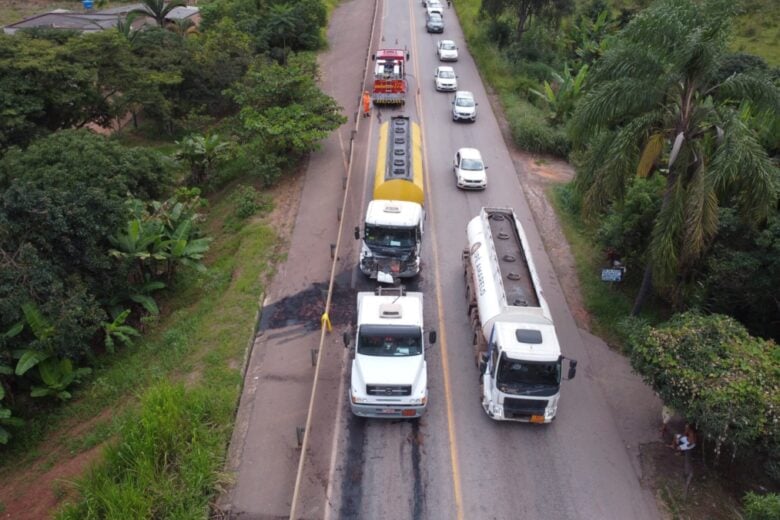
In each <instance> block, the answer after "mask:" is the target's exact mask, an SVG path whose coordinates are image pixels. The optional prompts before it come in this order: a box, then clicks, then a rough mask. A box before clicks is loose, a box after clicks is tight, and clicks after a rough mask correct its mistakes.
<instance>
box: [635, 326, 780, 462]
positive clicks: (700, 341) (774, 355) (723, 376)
mask: <svg viewBox="0 0 780 520" xmlns="http://www.w3.org/2000/svg"><path fill="white" fill-rule="evenodd" d="M628 345H629V348H630V356H631V365H632V366H633V367H634V369H635V370H636V371H637V372H639V373H640V374H642V377H643V378H644V380H645V381H646V382H648V383H649V384H650V385H651V386H652V387H653V388H654V389H655V390H656V391H657V392H658V393H659V395H660V396H661V398H662V399H663V401H664V402H665V403H668V404H669V405H671V406H672V407H673V408H674V409H676V410H677V411H679V412H680V413H681V414H682V415H683V416H684V417H686V418H687V419H688V420H689V421H690V422H692V423H694V424H695V425H696V426H697V427H698V429H699V431H700V432H701V433H702V434H703V435H704V437H705V438H706V439H709V440H711V441H713V442H714V443H715V453H716V456H717V455H719V454H720V453H721V450H722V448H723V447H728V448H730V449H731V450H732V452H733V453H734V454H736V453H737V451H738V450H747V451H756V452H759V453H760V452H763V453H764V454H766V453H767V452H768V453H770V454H772V453H775V454H776V453H777V452H778V446H780V417H779V416H778V415H779V414H780V363H779V362H778V361H780V359H778V352H779V351H778V348H777V345H776V344H775V343H774V342H772V341H765V340H762V339H760V338H754V337H752V336H750V335H749V334H748V333H747V330H745V328H744V327H743V326H742V325H740V324H739V323H738V322H737V321H736V320H734V319H732V318H730V317H728V316H722V315H718V314H713V315H709V316H703V315H700V314H697V313H692V312H688V313H684V314H678V315H675V316H674V317H673V318H672V319H671V320H669V321H668V322H666V323H664V324H662V325H660V326H658V327H648V326H635V327H632V328H631V329H630V333H629V341H628Z"/></svg>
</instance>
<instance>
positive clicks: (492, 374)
mask: <svg viewBox="0 0 780 520" xmlns="http://www.w3.org/2000/svg"><path fill="white" fill-rule="evenodd" d="M495 335H496V333H495V329H493V331H491V333H490V341H488V351H487V367H486V368H485V372H484V373H483V374H482V406H483V407H485V410H487V409H488V408H489V407H490V405H491V403H493V402H495V401H494V391H493V390H494V388H495V387H496V367H497V366H498V347H497V346H496V338H495Z"/></svg>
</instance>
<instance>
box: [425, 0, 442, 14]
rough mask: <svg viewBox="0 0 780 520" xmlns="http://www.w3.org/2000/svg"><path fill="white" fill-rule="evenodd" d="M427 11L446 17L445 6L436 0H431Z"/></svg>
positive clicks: (427, 5) (426, 7)
mask: <svg viewBox="0 0 780 520" xmlns="http://www.w3.org/2000/svg"><path fill="white" fill-rule="evenodd" d="M425 9H427V11H428V14H433V13H438V14H440V15H442V16H444V6H443V5H441V2H436V1H434V0H429V1H428V3H427V4H426V6H425Z"/></svg>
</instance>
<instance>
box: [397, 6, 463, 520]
mask: <svg viewBox="0 0 780 520" xmlns="http://www.w3.org/2000/svg"><path fill="white" fill-rule="evenodd" d="M413 1H414V0H411V1H409V4H408V5H409V20H410V23H411V29H412V49H413V50H414V56H413V57H412V61H413V62H414V75H415V78H414V79H415V83H417V88H416V90H415V100H416V105H417V118H418V120H419V121H420V126H421V127H422V128H426V127H425V121H424V118H423V113H422V93H421V88H422V85H421V82H420V81H421V79H422V76H420V69H419V65H418V64H419V61H418V59H417V57H418V56H419V54H420V53H419V50H418V48H417V24H416V23H415V17H414V13H413V12H412V11H413V9H412V3H413ZM422 149H423V163H424V164H425V175H424V178H425V181H424V182H425V190H426V191H427V192H428V196H427V197H426V205H427V206H428V209H427V212H428V213H429V214H430V216H431V222H433V220H434V218H433V216H434V211H433V197H432V196H431V181H430V177H431V169H430V167H429V164H428V151H427V148H426V146H425V132H422ZM430 228H431V230H430V234H431V241H432V247H431V249H432V250H433V272H434V276H433V278H434V280H435V286H436V308H437V310H438V313H439V321H438V324H439V331H440V332H439V338H440V339H439V341H440V345H441V346H440V348H441V368H442V372H443V376H444V377H443V379H444V400H445V403H446V408H447V432H448V434H449V448H450V463H451V464H452V491H453V494H454V496H455V516H456V518H457V520H463V497H462V494H461V487H460V464H459V463H458V448H457V442H456V439H455V419H454V415H453V411H452V392H451V391H450V388H451V387H450V368H449V361H448V354H447V333H446V330H445V329H444V308H443V306H442V301H444V298H443V297H442V291H441V274H440V272H439V254H438V251H437V249H436V226H434V225H431V226H430Z"/></svg>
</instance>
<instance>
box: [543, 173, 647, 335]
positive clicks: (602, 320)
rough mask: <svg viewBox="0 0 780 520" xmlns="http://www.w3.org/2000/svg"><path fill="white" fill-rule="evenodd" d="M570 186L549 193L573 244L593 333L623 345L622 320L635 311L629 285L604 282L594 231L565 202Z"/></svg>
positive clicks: (572, 249)
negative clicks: (617, 285) (627, 287)
mask: <svg viewBox="0 0 780 520" xmlns="http://www.w3.org/2000/svg"><path fill="white" fill-rule="evenodd" d="M569 189H571V188H569V187H567V186H556V187H554V188H552V189H551V190H549V191H548V193H547V199H548V200H549V201H550V202H551V203H552V204H553V207H554V208H555V213H556V214H557V216H558V220H559V222H560V223H561V228H562V229H563V234H564V235H565V236H566V240H567V241H568V242H569V246H570V247H571V251H572V254H573V255H574V260H575V263H576V268H577V277H578V278H579V281H580V289H581V290H582V298H583V302H584V303H585V307H586V308H587V310H588V313H590V315H591V319H592V322H591V323H592V326H593V333H594V334H596V335H597V336H600V337H601V338H603V339H604V340H605V341H607V342H608V343H609V344H611V345H620V344H622V337H623V336H622V333H621V329H620V321H621V320H622V319H623V318H625V317H626V316H628V315H629V313H630V312H631V304H632V300H631V297H630V296H629V293H628V291H627V289H626V287H625V286H619V287H616V286H615V285H614V284H606V283H604V282H602V281H601V277H600V272H601V268H602V267H604V264H603V262H602V261H601V259H602V257H603V255H602V254H601V251H599V248H598V245H597V244H596V241H595V239H594V237H593V234H594V231H593V229H592V228H590V227H588V226H587V225H586V224H585V223H583V221H582V220H581V219H580V218H577V217H575V215H574V214H573V213H572V212H571V211H570V210H569V209H568V207H567V204H566V202H565V198H566V196H567V190H569Z"/></svg>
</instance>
